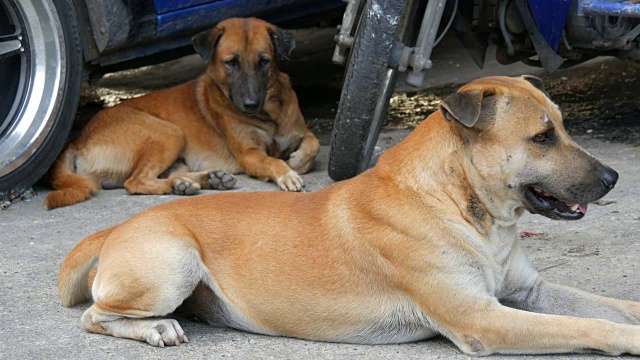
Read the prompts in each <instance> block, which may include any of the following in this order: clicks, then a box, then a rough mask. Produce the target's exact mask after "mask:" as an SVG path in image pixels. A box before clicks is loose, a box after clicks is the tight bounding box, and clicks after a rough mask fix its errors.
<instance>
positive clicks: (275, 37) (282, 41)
mask: <svg viewBox="0 0 640 360" xmlns="http://www.w3.org/2000/svg"><path fill="white" fill-rule="evenodd" d="M269 37H270V38H271V42H272V43H273V48H274V49H275V52H276V56H277V57H278V60H289V55H290V54H291V52H292V51H293V49H295V47H296V39H294V37H293V35H291V33H289V32H288V31H285V30H282V29H280V28H279V27H277V26H273V27H272V28H270V29H269Z"/></svg>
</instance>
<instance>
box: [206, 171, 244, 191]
mask: <svg viewBox="0 0 640 360" xmlns="http://www.w3.org/2000/svg"><path fill="white" fill-rule="evenodd" d="M237 182H238V179H236V177H235V176H233V175H231V174H229V173H227V172H225V171H222V170H218V171H212V172H210V173H209V184H211V188H213V189H216V190H228V189H231V188H233V187H234V186H235V185H236V183H237Z"/></svg>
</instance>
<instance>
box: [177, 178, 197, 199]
mask: <svg viewBox="0 0 640 360" xmlns="http://www.w3.org/2000/svg"><path fill="white" fill-rule="evenodd" d="M173 192H174V193H175V194H176V195H195V194H197V193H199V192H200V184H198V183H196V182H193V181H191V180H188V179H185V178H177V179H175V180H173Z"/></svg>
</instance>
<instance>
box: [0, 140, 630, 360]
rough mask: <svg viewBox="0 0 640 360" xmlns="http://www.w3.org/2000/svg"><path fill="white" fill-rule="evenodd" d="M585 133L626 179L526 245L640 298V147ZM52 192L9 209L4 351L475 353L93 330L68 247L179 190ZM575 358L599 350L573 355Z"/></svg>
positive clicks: (329, 355) (548, 270) (532, 220)
mask: <svg viewBox="0 0 640 360" xmlns="http://www.w3.org/2000/svg"><path fill="white" fill-rule="evenodd" d="M406 133H407V131H393V132H386V133H385V134H383V136H382V137H381V139H380V142H379V145H380V150H383V149H386V148H388V147H389V146H391V145H393V144H394V143H396V142H397V141H398V140H400V139H402V138H403V137H404V136H405V135H406ZM577 140H578V141H579V143H580V144H582V145H584V146H585V147H586V148H587V149H588V150H590V151H591V152H592V153H593V154H594V155H596V156H598V157H600V158H601V159H602V160H604V161H605V162H606V163H608V164H609V165H611V166H612V167H613V168H615V169H617V170H618V171H619V172H620V182H619V184H618V185H617V186H616V188H615V189H614V190H613V191H612V192H611V193H610V194H609V195H608V196H607V197H605V198H604V200H605V201H602V202H601V203H600V204H601V205H597V204H591V206H590V207H589V211H588V213H587V216H586V217H585V218H584V219H583V220H581V221H576V222H554V221H551V220H548V219H545V218H541V217H538V216H530V215H526V216H525V218H524V221H522V226H521V230H526V231H531V232H537V233H540V235H537V236H533V237H530V238H524V239H523V240H522V241H523V244H524V247H525V248H526V251H527V252H528V253H529V254H530V256H531V257H532V258H533V260H534V262H535V264H536V265H537V266H538V268H539V269H541V271H542V273H543V274H544V275H545V276H546V277H547V278H549V279H551V280H553V281H559V282H562V283H564V284H568V285H574V286H577V287H580V288H582V289H585V290H590V291H593V292H596V293H599V294H603V295H608V296H614V297H619V298H625V299H632V300H638V301H640V295H639V290H640V281H639V280H638V274H639V273H640V269H639V268H638V266H640V264H639V263H638V256H639V255H640V241H639V236H638V231H637V230H638V228H639V226H640V206H639V205H638V200H637V199H638V198H640V188H639V187H638V186H637V184H638V183H639V182H640V148H639V147H634V146H632V145H627V144H615V143H606V142H603V141H601V140H597V139H593V138H591V137H588V136H580V137H578V138H577ZM326 159H327V148H326V147H324V148H323V152H322V154H321V156H320V160H319V162H318V164H317V167H316V170H315V171H314V172H312V173H311V174H309V175H305V176H304V179H305V181H306V184H307V190H309V191H313V190H317V189H319V188H322V187H324V186H326V185H328V184H329V183H330V180H328V178H327V176H326V175H325V174H326V172H325V169H326ZM255 190H266V191H275V190H276V188H275V186H274V185H273V184H265V183H262V182H259V181H256V180H252V179H249V178H246V177H241V178H240V181H239V183H238V189H237V190H236V191H255ZM207 193H210V192H207ZM44 195H45V191H43V190H39V191H38V192H37V196H36V198H35V199H33V200H32V201H29V202H23V203H18V204H15V205H14V206H12V207H10V208H9V209H7V210H4V211H3V212H2V213H0V229H2V232H3V234H2V247H1V250H0V274H1V276H2V282H0V305H1V306H0V316H2V321H1V322H0V338H2V339H4V340H3V341H1V342H0V358H2V359H23V358H24V359H26V358H29V359H34V358H48V359H53V358H55V359H63V358H64V359H90V358H91V359H103V358H116V359H122V358H128V359H139V358H141V357H144V358H150V359H151V358H165V357H167V356H169V357H170V358H173V357H176V358H193V359H205V358H222V357H229V358H256V359H268V358H278V359H300V358H308V359H347V358H349V359H353V358H369V359H438V358H443V359H449V358H466V356H464V355H461V354H460V353H459V352H458V351H457V350H456V349H455V347H454V346H453V345H452V344H451V343H450V342H448V341H446V340H444V339H434V340H428V341H423V342H418V343H413V344H403V345H388V346H357V345H345V344H330V343H315V342H308V341H301V340H295V339H285V338H272V337H266V336H259V335H253V334H247V333H242V332H237V331H233V330H228V329H217V328H212V327H208V326H206V325H202V324H199V323H194V322H191V321H187V320H181V323H182V325H183V327H184V328H185V331H187V333H188V335H189V338H190V340H191V342H190V343H189V344H186V345H183V346H180V347H175V348H165V349H158V348H153V347H151V346H149V345H147V344H145V343H140V342H136V341H131V340H122V339H115V338H112V337H107V336H102V335H95V334H89V333H86V332H83V331H82V330H81V329H80V326H79V325H80V324H79V320H80V315H81V314H82V312H83V310H84V309H85V308H86V306H79V307H76V308H73V309H66V308H63V307H62V306H61V305H60V303H59V302H58V299H57V292H56V277H57V272H58V269H59V268H60V265H61V263H62V260H63V259H64V257H65V256H66V254H67V253H68V252H69V251H70V250H71V248H73V246H74V245H75V244H76V243H77V242H78V241H80V240H81V239H82V238H84V237H85V236H87V235H90V234H91V233H93V232H95V231H98V230H100V229H103V228H105V227H108V226H111V225H115V224H118V223H120V222H122V221H124V220H126V219H127V218H129V217H130V216H131V215H134V214H136V213H138V212H139V211H141V210H144V209H146V208H149V207H151V206H153V205H156V204H160V203H164V202H166V201H170V200H172V199H175V198H177V196H129V195H126V193H125V192H124V191H123V190H111V191H102V192H100V193H99V194H98V196H96V197H95V198H94V199H92V200H91V201H87V202H85V203H81V204H78V205H75V206H72V207H67V208H62V209H57V210H54V211H45V210H44V209H42V207H41V202H42V199H43V196H44ZM608 202H611V203H609V204H607V203H608ZM604 204H607V205H604ZM212 216H214V215H212ZM489 321H490V319H489ZM501 358H510V357H504V356H502V357H501ZM538 358H539V357H538ZM559 358H561V357H559ZM570 358H592V357H591V356H578V355H573V356H570Z"/></svg>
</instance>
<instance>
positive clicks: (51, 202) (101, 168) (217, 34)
mask: <svg viewBox="0 0 640 360" xmlns="http://www.w3.org/2000/svg"><path fill="white" fill-rule="evenodd" d="M193 43H194V47H195V49H196V50H197V51H198V53H199V54H200V55H201V56H202V58H203V59H204V60H205V61H207V62H208V65H207V70H206V72H205V73H204V74H203V75H201V76H200V77H199V78H198V79H196V80H194V81H191V82H188V83H186V84H183V85H179V86H176V87H173V88H170V89H166V90H162V91H158V92H154V93H151V94H149V95H146V96H142V97H139V98H135V99H131V100H127V101H124V102H123V103H122V104H119V105H117V106H114V107H112V108H109V109H105V110H103V111H101V112H100V113H98V114H97V115H96V116H95V117H94V118H93V119H92V120H91V122H89V124H88V125H87V126H86V127H85V128H84V130H83V131H82V134H81V135H80V137H79V138H78V139H77V140H75V141H73V143H71V144H70V145H69V146H68V147H67V148H66V149H65V151H64V152H63V153H62V154H61V155H60V157H59V158H58V160H57V161H56V163H55V164H54V166H53V168H52V171H51V185H52V186H53V188H54V189H55V190H56V191H53V192H51V193H50V194H49V195H48V196H47V198H46V200H45V202H44V205H45V207H46V208H48V209H53V208H57V207H61V206H67V205H72V204H75V203H78V202H80V201H84V200H86V199H88V198H89V197H91V196H92V195H93V194H94V193H95V192H96V191H97V190H98V189H99V188H101V187H104V188H121V187H124V188H125V189H126V190H127V191H128V192H129V193H130V194H167V193H170V192H171V191H173V192H174V193H176V194H180V195H192V194H196V193H198V192H199V191H200V189H219V190H223V189H229V188H231V187H233V186H234V185H235V183H236V179H235V178H234V177H233V176H232V175H230V174H239V173H242V172H245V173H246V174H248V175H250V176H254V177H257V178H259V179H263V180H270V181H273V182H275V183H277V184H278V186H279V187H280V188H281V189H283V190H288V191H299V190H300V189H301V188H302V185H303V182H302V178H300V176H299V174H304V173H306V172H308V171H309V170H310V169H311V167H312V166H313V163H314V160H315V158H316V155H317V154H318V150H319V149H320V144H319V143H318V140H317V139H316V137H315V136H314V135H313V134H312V133H311V131H309V130H308V129H307V126H306V124H305V122H304V119H303V117H302V114H301V113H300V109H299V108H298V98H297V97H296V93H295V92H294V91H293V89H292V88H291V84H290V82H289V77H288V76H287V75H286V74H284V73H281V72H279V71H278V68H277V61H278V60H282V59H286V58H287V56H288V55H289V53H290V52H291V50H292V49H293V48H294V46H295V43H294V40H293V38H292V37H291V36H290V35H289V34H287V33H286V32H284V31H282V30H280V29H278V28H277V27H275V26H273V25H271V24H269V23H266V22H264V21H262V20H258V19H229V20H225V21H223V22H221V23H220V24H219V25H218V26H216V28H215V29H213V30H211V31H207V32H204V33H201V34H199V35H197V36H195V37H194V39H193ZM285 160H286V161H285Z"/></svg>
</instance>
